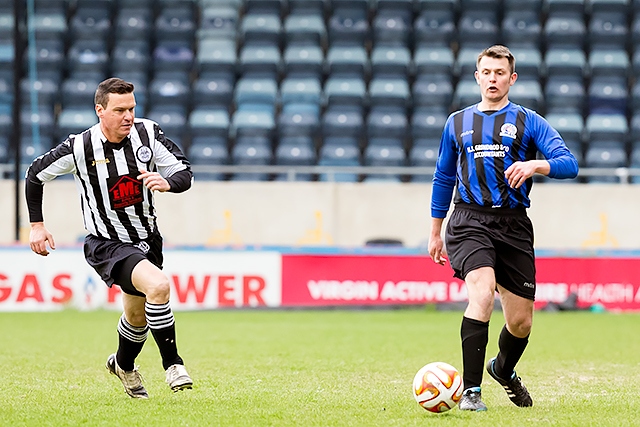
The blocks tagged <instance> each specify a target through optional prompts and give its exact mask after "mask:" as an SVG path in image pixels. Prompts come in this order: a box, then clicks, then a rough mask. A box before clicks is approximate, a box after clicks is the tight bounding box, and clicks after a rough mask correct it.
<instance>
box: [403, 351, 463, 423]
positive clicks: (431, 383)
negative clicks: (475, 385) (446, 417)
mask: <svg viewBox="0 0 640 427" xmlns="http://www.w3.org/2000/svg"><path fill="white" fill-rule="evenodd" d="M462 389H463V387H462V377H461V376H460V373H459V372H458V370H457V369H456V368H454V367H453V366H451V365H449V364H448V363H444V362H433V363H429V364H427V365H425V366H423V367H422V368H421V369H420V370H419V371H418V373H416V376H415V377H414V378H413V397H414V398H415V399H416V401H417V402H418V404H419V405H420V406H422V407H423V408H424V409H426V410H427V411H430V412H436V413H440V412H446V411H448V410H449V409H451V408H453V407H455V406H456V405H457V404H458V402H459V401H460V398H461V397H462Z"/></svg>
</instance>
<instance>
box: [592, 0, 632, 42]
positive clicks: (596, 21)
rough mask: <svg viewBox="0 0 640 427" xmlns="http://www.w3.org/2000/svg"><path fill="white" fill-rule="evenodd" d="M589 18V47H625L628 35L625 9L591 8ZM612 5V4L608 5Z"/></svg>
mask: <svg viewBox="0 0 640 427" xmlns="http://www.w3.org/2000/svg"><path fill="white" fill-rule="evenodd" d="M593 6H594V5H593V4H592V5H591V7H592V13H591V19H590V20H589V27H588V31H589V47H590V49H594V48H599V49H606V48H607V47H613V48H618V49H620V48H623V49H626V48H627V40H628V36H629V25H628V23H627V18H628V14H627V12H626V11H619V12H615V11H614V10H613V9H609V8H607V9H605V10H599V11H598V10H596V11H594V10H593ZM609 6H612V5H609Z"/></svg>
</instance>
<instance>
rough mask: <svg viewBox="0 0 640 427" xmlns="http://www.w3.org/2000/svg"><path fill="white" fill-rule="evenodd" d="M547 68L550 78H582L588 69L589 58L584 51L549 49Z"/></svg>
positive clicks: (545, 60) (546, 60) (546, 61)
mask: <svg viewBox="0 0 640 427" xmlns="http://www.w3.org/2000/svg"><path fill="white" fill-rule="evenodd" d="M544 62H545V68H546V71H547V76H548V77H549V78H552V77H556V76H570V77H576V76H580V77H582V76H583V74H584V70H585V69H587V57H586V55H585V53H584V51H583V50H582V49H563V48H554V49H549V50H547V52H546V55H545V59H544Z"/></svg>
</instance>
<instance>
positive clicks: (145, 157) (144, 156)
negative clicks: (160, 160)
mask: <svg viewBox="0 0 640 427" xmlns="http://www.w3.org/2000/svg"><path fill="white" fill-rule="evenodd" d="M152 154H153V152H152V151H151V148H149V147H147V146H146V145H143V146H142V147H140V148H138V151H136V157H137V158H138V160H140V161H141V162H142V163H147V162H148V161H149V160H151V155H152Z"/></svg>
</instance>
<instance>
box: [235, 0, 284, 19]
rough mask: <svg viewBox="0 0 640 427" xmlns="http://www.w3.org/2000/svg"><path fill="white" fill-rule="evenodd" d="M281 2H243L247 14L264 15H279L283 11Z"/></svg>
mask: <svg viewBox="0 0 640 427" xmlns="http://www.w3.org/2000/svg"><path fill="white" fill-rule="evenodd" d="M283 3H284V2H283V1H282V0H244V6H245V9H246V12H247V13H266V14H272V15H280V14H281V13H282V11H283Z"/></svg>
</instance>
